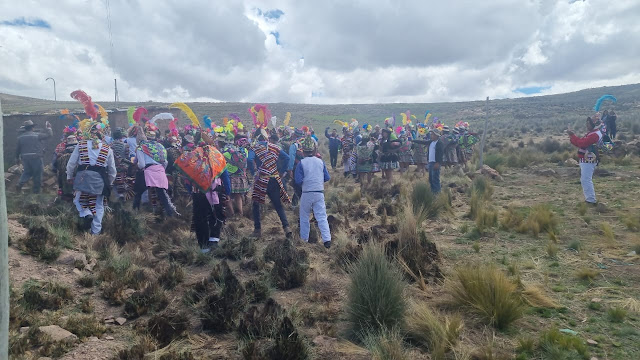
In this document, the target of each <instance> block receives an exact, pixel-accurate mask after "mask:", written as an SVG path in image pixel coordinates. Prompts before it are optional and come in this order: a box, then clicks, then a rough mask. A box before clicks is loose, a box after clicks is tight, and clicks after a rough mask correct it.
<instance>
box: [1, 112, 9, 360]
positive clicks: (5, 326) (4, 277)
mask: <svg viewBox="0 0 640 360" xmlns="http://www.w3.org/2000/svg"><path fill="white" fill-rule="evenodd" d="M3 137H4V120H3V119H2V103H1V102H0V175H1V176H2V181H0V359H8V358H9V254H8V252H9V223H8V221H7V197H6V192H5V186H4V138H3Z"/></svg>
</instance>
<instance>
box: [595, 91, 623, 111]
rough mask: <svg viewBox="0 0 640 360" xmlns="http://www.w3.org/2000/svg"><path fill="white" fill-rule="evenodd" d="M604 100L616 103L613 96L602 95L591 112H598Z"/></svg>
mask: <svg viewBox="0 0 640 360" xmlns="http://www.w3.org/2000/svg"><path fill="white" fill-rule="evenodd" d="M606 100H611V102H612V103H614V104H615V103H616V102H617V101H618V99H616V98H615V97H614V96H613V95H602V96H601V97H600V99H598V101H596V105H595V106H594V107H593V110H595V111H600V107H601V106H602V103H603V102H604V101H606Z"/></svg>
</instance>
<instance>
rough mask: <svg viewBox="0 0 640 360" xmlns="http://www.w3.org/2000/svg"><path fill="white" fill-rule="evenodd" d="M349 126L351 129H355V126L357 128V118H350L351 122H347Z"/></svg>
mask: <svg viewBox="0 0 640 360" xmlns="http://www.w3.org/2000/svg"><path fill="white" fill-rule="evenodd" d="M349 127H350V128H351V129H355V128H357V127H358V120H356V119H351V124H349Z"/></svg>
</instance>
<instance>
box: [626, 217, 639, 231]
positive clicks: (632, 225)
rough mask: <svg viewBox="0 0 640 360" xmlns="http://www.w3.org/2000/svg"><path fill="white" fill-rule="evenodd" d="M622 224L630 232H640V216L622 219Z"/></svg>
mask: <svg viewBox="0 0 640 360" xmlns="http://www.w3.org/2000/svg"><path fill="white" fill-rule="evenodd" d="M622 222H623V223H624V225H625V226H626V227H627V229H628V230H629V231H635V232H637V231H640V216H638V215H627V216H624V217H623V218H622Z"/></svg>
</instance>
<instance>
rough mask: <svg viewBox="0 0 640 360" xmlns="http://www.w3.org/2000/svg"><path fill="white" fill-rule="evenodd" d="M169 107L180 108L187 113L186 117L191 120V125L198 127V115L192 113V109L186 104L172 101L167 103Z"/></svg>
mask: <svg viewBox="0 0 640 360" xmlns="http://www.w3.org/2000/svg"><path fill="white" fill-rule="evenodd" d="M169 108H176V109H180V110H182V111H183V112H184V113H185V114H186V115H187V117H188V118H189V119H190V120H191V123H192V124H193V126H195V127H200V121H198V117H197V116H196V114H194V113H193V110H191V108H190V107H189V106H188V105H187V104H185V103H173V104H171V105H169Z"/></svg>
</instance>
